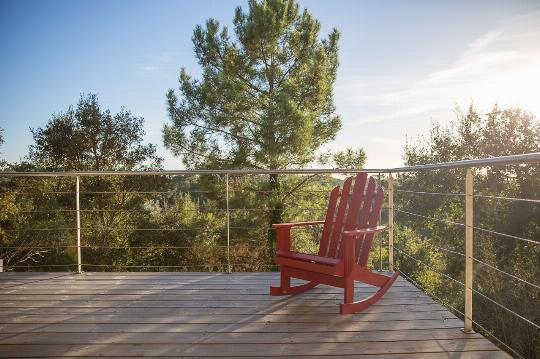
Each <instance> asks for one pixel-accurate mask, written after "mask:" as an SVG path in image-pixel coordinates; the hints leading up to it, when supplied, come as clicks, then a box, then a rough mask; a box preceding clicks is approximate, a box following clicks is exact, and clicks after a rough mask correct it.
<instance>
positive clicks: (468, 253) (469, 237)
mask: <svg viewBox="0 0 540 359" xmlns="http://www.w3.org/2000/svg"><path fill="white" fill-rule="evenodd" d="M473 181H474V178H473V172H472V170H471V169H470V168H469V169H467V174H466V175H465V318H464V322H465V328H464V329H463V331H464V332H465V333H472V332H473V327H472V317H473V309H472V288H473V200H474V197H473Z"/></svg>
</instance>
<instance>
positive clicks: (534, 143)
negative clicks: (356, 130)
mask: <svg viewBox="0 0 540 359" xmlns="http://www.w3.org/2000/svg"><path fill="white" fill-rule="evenodd" d="M538 151H540V122H539V121H538V120H537V119H536V118H535V117H534V116H533V115H532V114H530V113H527V112H525V111H523V110H521V109H518V108H510V109H500V108H499V107H498V106H495V107H494V108H493V109H492V110H491V111H490V112H489V113H486V114H485V115H481V114H480V113H479V112H478V111H477V110H476V109H475V108H474V106H473V105H471V106H470V107H469V109H468V111H467V112H466V113H463V112H462V111H460V110H459V109H458V110H457V120H456V121H455V122H452V123H451V124H450V125H449V126H448V127H442V126H440V125H434V126H433V128H432V129H431V132H430V135H429V137H428V138H425V137H421V138H419V139H418V140H417V141H416V142H410V143H408V144H407V146H406V148H405V156H404V158H405V162H406V164H407V165H418V164H424V163H437V162H447V161H456V160H462V159H472V158H486V157H495V156H505V155H513V154H522V153H529V152H538ZM464 176H465V170H462V169H456V170H438V171H418V172H414V173H411V174H404V175H402V176H400V177H399V179H398V181H397V185H398V191H397V193H396V197H395V201H396V207H397V209H398V210H404V211H407V212H414V213H417V214H420V215H422V216H425V217H430V218H437V219H438V220H432V219H429V218H425V217H424V218H422V217H417V216H414V215H410V214H407V213H404V212H399V211H397V213H396V223H399V224H400V227H399V228H400V230H403V231H404V232H403V233H402V234H401V235H400V236H399V239H400V240H401V246H405V248H403V250H404V251H406V252H407V251H409V252H410V253H409V254H411V255H412V256H414V257H416V258H418V259H420V260H422V261H424V262H426V263H429V264H430V266H432V267H434V268H435V269H436V270H439V271H440V272H442V273H446V274H448V275H449V276H450V277H452V278H454V279H456V280H460V281H462V282H463V278H464V264H463V263H464V260H463V257H462V256H460V255H459V254H456V252H460V253H462V252H464V249H463V248H464V229H463V227H461V226H457V225H455V224H453V223H452V222H457V223H464V197H463V195H460V193H463V192H464V184H465V181H464V178H465V177H464ZM399 190H402V191H401V192H400V191H399ZM403 191H421V192H439V193H456V194H457V195H425V194H415V193H410V192H403ZM474 192H475V195H488V196H497V197H510V198H528V199H538V198H540V166H539V165H507V166H494V167H491V168H484V169H478V170H476V171H475V176H474ZM539 218H540V205H538V204H537V203H533V202H523V201H511V200H503V199H497V198H488V197H482V196H478V197H475V201H474V222H475V227H479V228H484V229H487V230H491V231H495V232H499V233H504V234H508V235H512V236H516V237H521V238H526V239H531V240H532V241H536V243H530V242H525V241H521V240H518V239H513V238H508V237H504V236H501V235H496V234H493V233H488V232H485V231H481V230H475V231H474V241H475V242H474V243H475V248H474V257H475V258H476V259H477V260H479V261H482V262H484V263H488V264H489V265H491V266H494V267H496V268H499V269H500V270H503V271H505V272H508V273H511V274H512V275H514V276H517V277H519V278H521V279H523V280H526V281H528V282H530V283H536V284H538V278H539V277H540V269H539V267H538V265H537V264H538V263H539V262H540V245H539V244H538V241H539V238H540V225H539V223H540V222H539ZM413 229H414V230H413ZM415 238H425V239H426V246H428V248H431V249H433V250H436V251H437V252H438V253H443V254H444V256H436V255H434V253H433V252H430V253H419V252H417V251H415V250H414V248H410V246H409V242H410V241H413V242H414V240H415ZM400 263H401V264H400V265H401V266H403V267H404V268H406V269H405V273H406V274H407V275H410V276H412V277H413V278H415V279H417V280H418V282H419V283H420V284H421V285H422V286H423V287H425V288H426V289H427V290H428V292H430V293H432V294H434V295H436V296H437V297H439V298H441V299H442V300H443V301H444V302H445V304H450V305H452V306H453V307H455V308H457V309H459V310H463V296H462V288H460V287H459V285H458V286H456V284H455V283H454V282H452V281H451V280H449V279H448V278H444V277H442V276H441V275H438V274H434V272H431V273H429V272H430V270H429V269H427V268H426V267H425V266H422V265H419V264H418V263H415V262H414V261H413V260H412V259H410V258H408V257H407V256H405V255H400ZM533 263H536V264H533ZM474 268H475V269H474V271H475V272H474V278H475V279H474V281H475V289H477V290H478V291H480V292H481V293H483V294H484V295H486V296H488V297H489V298H492V299H493V300H496V301H497V302H499V303H501V304H503V305H505V306H506V307H508V308H510V309H511V310H513V311H515V312H517V313H519V314H520V315H522V316H524V317H526V318H529V319H530V320H532V321H533V322H536V323H538V322H539V321H540V316H539V312H538V310H537V303H538V300H539V298H540V291H539V290H538V289H536V288H535V287H532V286H530V285H527V284H525V283H522V282H519V281H517V280H515V279H514V278H512V277H509V276H508V275H505V274H502V273H500V272H498V271H496V270H494V269H492V268H489V267H488V266H486V265H483V264H482V263H480V262H475V266H474ZM433 275H435V276H438V277H439V278H438V279H437V281H433V279H432V278H431V277H432V276H433ZM427 276H429V278H428V277H427ZM458 290H460V292H459V293H460V294H459V295H458V294H456V293H458ZM473 307H474V308H475V309H474V315H475V320H476V321H478V322H479V323H481V324H482V325H483V326H484V327H486V328H493V330H494V334H495V335H496V336H497V337H499V338H503V340H504V341H505V342H507V343H509V344H510V345H511V347H513V348H515V349H517V351H518V352H520V353H522V354H524V356H525V357H530V358H538V357H540V341H538V339H537V338H539V337H540V335H539V333H538V331H537V330H535V329H534V328H533V327H531V326H530V325H529V324H527V323H525V322H524V321H522V320H520V319H519V318H516V317H515V316H513V315H512V314H510V313H509V312H507V311H505V310H503V309H501V308H500V307H497V306H496V305H494V304H493V303H490V302H489V301H487V300H486V299H484V298H482V297H481V296H479V295H475V296H474V303H473ZM533 337H534V338H535V339H532V338H533Z"/></svg>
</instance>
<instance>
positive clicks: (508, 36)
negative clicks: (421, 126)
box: [355, 12, 540, 124]
mask: <svg viewBox="0 0 540 359" xmlns="http://www.w3.org/2000/svg"><path fill="white" fill-rule="evenodd" d="M373 88H374V87H371V86H369V85H368V86H365V87H360V88H358V92H357V95H356V96H355V101H356V103H357V104H359V105H360V106H362V105H363V104H366V103H369V105H370V107H371V108H372V109H374V113H375V115H374V116H370V117H369V119H366V120H363V121H358V122H356V124H361V123H366V122H380V121H385V120H392V119H412V118H415V117H423V118H429V117H431V116H434V115H436V114H440V113H441V112H443V111H446V112H449V111H450V110H451V109H452V108H453V107H454V106H455V104H460V105H467V104H468V103H469V102H470V101H471V100H474V102H475V104H477V105H478V106H479V107H481V108H490V107H491V106H493V104H494V103H495V102H498V103H499V104H500V105H502V106H521V107H522V108H524V109H526V110H528V111H530V112H533V113H534V114H536V115H537V116H539V115H540V101H539V100H538V93H540V12H534V13H530V14H527V15H522V16H519V17H515V18H512V19H511V20H509V21H508V22H507V23H505V24H503V25H502V26H501V27H500V28H498V29H494V30H492V31H489V32H487V33H486V34H484V36H482V37H480V38H478V39H476V40H475V41H473V42H472V43H471V44H470V45H469V46H468V48H467V49H466V50H465V51H463V53H462V54H460V55H459V56H458V58H457V59H456V61H455V62H454V63H453V64H452V65H451V66H450V67H449V68H446V69H442V70H440V71H436V72H433V73H431V74H430V75H429V76H427V77H426V78H424V79H422V80H420V81H418V82H416V83H414V84H413V85H412V86H410V87H408V88H406V89H404V90H396V91H383V92H379V93H375V94H373ZM375 88H376V87H375ZM364 89H365V90H364ZM367 89H370V90H367Z"/></svg>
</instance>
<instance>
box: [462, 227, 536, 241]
mask: <svg viewBox="0 0 540 359" xmlns="http://www.w3.org/2000/svg"><path fill="white" fill-rule="evenodd" d="M473 229H476V230H479V231H482V232H485V233H491V234H495V235H498V236H501V237H507V238H512V239H517V240H520V241H524V242H527V243H532V244H540V242H539V241H533V240H532V239H527V238H523V237H518V236H513V235H511V234H506V233H501V232H496V231H492V230H489V229H485V228H482V227H473Z"/></svg>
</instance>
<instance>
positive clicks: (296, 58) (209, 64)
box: [163, 0, 341, 169]
mask: <svg viewBox="0 0 540 359" xmlns="http://www.w3.org/2000/svg"><path fill="white" fill-rule="evenodd" d="M319 31H320V24H319V22H318V21H317V20H316V19H314V18H313V17H312V16H311V14H310V13H309V12H308V11H307V10H304V11H303V12H302V13H301V12H300V11H299V7H298V4H297V3H296V2H295V1H285V0H265V1H250V2H249V9H248V12H247V13H245V12H244V11H243V10H242V9H241V8H237V9H236V12H235V17H234V34H235V36H234V38H233V39H231V37H230V35H229V31H228V28H227V27H222V28H220V25H219V23H218V22H217V21H216V20H214V19H210V20H208V21H207V23H206V27H205V28H203V27H201V26H197V27H196V28H195V31H194V35H193V44H194V48H195V55H196V57H197V59H198V61H199V64H200V65H201V67H202V79H200V80H193V79H192V78H191V77H190V76H189V75H188V74H187V73H186V71H185V69H182V71H181V74H180V88H179V95H177V94H176V93H175V92H174V91H173V90H170V91H169V92H168V94H167V100H168V106H169V116H170V119H171V122H172V123H171V124H169V125H166V126H165V127H164V131H163V133H164V142H165V145H166V146H167V147H168V148H170V149H171V150H172V151H173V153H174V154H176V155H179V156H182V159H183V162H184V164H185V165H186V167H188V168H274V169H278V168H288V167H291V166H295V167H297V166H303V165H305V164H307V163H309V162H310V161H312V160H313V159H314V153H315V151H316V150H317V149H318V148H319V147H320V146H321V145H322V144H324V143H326V142H327V141H329V140H331V139H333V138H334V137H335V135H336V133H337V131H338V130H339V129H340V127H341V121H340V119H339V116H337V115H335V114H334V110H335V106H334V102H333V94H332V87H333V84H334V81H335V78H336V70H337V66H338V47H337V43H338V39H339V33H338V32H337V30H335V29H334V30H333V31H332V32H331V33H330V34H329V35H328V37H327V38H326V39H323V40H319Z"/></svg>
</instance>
